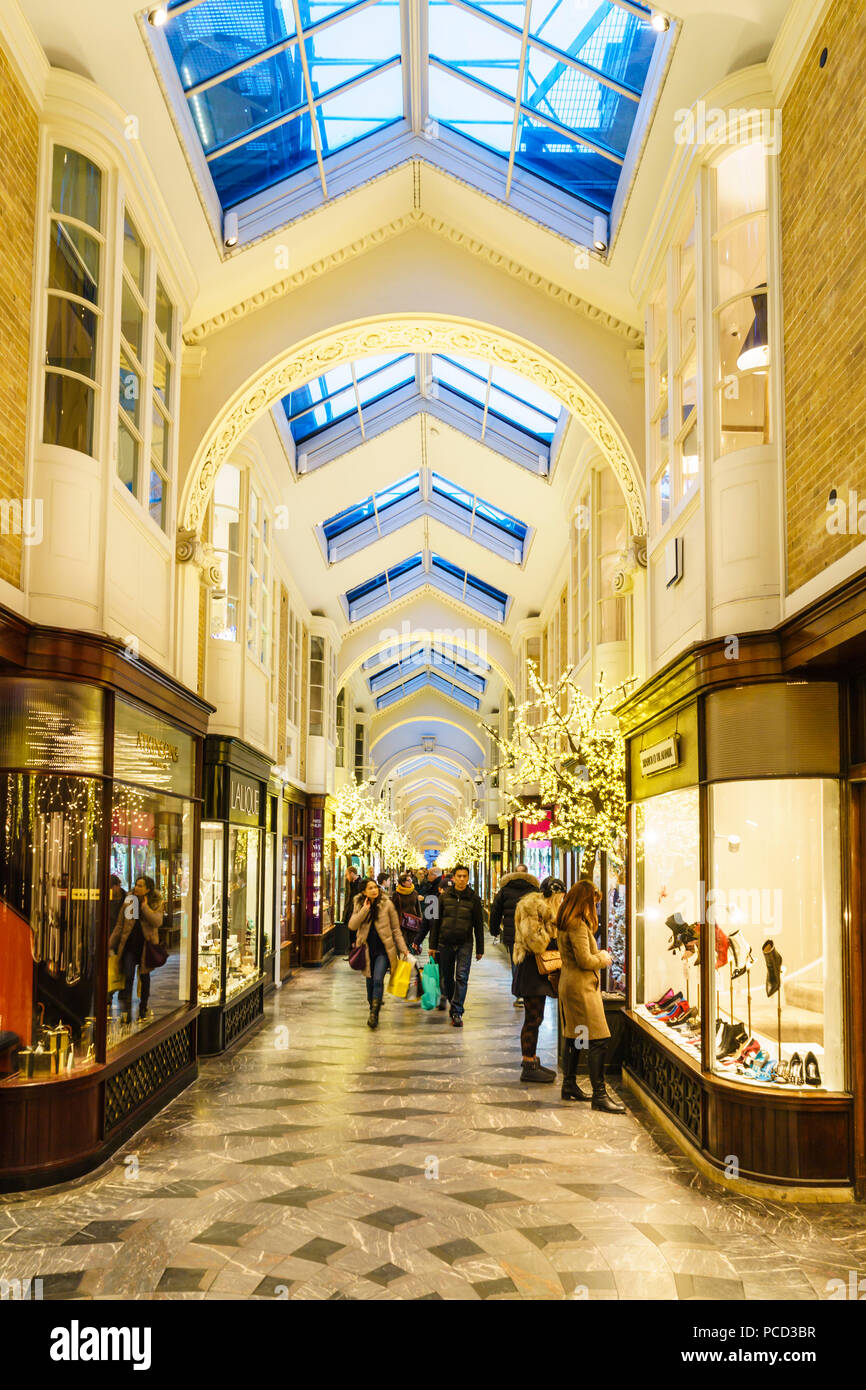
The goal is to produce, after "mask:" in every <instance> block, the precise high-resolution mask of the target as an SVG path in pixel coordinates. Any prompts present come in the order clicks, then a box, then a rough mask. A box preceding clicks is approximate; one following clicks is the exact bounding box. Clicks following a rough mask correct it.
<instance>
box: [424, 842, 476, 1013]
mask: <svg viewBox="0 0 866 1390" xmlns="http://www.w3.org/2000/svg"><path fill="white" fill-rule="evenodd" d="M473 937H474V938H475V959H476V960H481V958H482V956H483V955H484V909H483V907H482V904H481V899H480V898H479V896H478V894H477V893H476V892H475V889H474V888H470V887H469V870H468V869H467V867H466V865H465V864H458V865H457V866H456V867H455V869H454V872H453V882H452V884H451V886H450V887H449V888H446V889H445V891H444V892H443V893H442V894H441V895H440V897H439V918H438V920H437V921H435V922H434V923H433V929H432V931H431V932H430V954H431V956H433V957H434V958H437V959H438V962H439V978H440V981H441V990H442V996H441V998H440V1000H439V1008H440V1009H443V1008H444V1007H445V1003H444V1001H446V1000H447V1002H448V1004H450V1006H451V1022H452V1024H453V1026H454V1027H455V1028H462V1027H463V1013H464V1008H465V1004H466V991H467V989H468V987H469V971H470V968H471V966H472V939H473Z"/></svg>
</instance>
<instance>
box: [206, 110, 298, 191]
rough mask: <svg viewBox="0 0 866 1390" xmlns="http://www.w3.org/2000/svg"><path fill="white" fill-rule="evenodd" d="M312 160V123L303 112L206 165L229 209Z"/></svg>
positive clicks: (296, 171) (294, 172) (270, 186)
mask: <svg viewBox="0 0 866 1390" xmlns="http://www.w3.org/2000/svg"><path fill="white" fill-rule="evenodd" d="M196 100H197V98H196ZM315 163H316V150H315V146H314V144H313V132H312V125H311V122H310V118H309V116H308V115H307V114H306V113H305V112H304V113H302V114H301V115H300V116H296V117H295V119H294V120H293V121H289V122H288V123H287V124H286V125H281V126H278V127H277V129H276V130H272V131H269V132H268V133H267V134H266V135H261V136H258V137H256V139H255V140H252V141H250V143H249V144H247V145H241V146H240V147H239V148H238V149H236V150H232V151H230V153H228V154H223V155H219V156H218V157H217V158H216V159H214V160H211V162H210V164H209V165H208V168H209V169H210V173H211V178H212V179H213V181H214V187H215V188H216V191H217V194H218V196H219V200H220V202H221V203H222V205H223V207H224V208H231V207H234V206H235V204H237V203H241V202H243V201H244V199H245V198H252V197H253V195H254V194H256V193H261V192H262V191H263V190H264V189H266V188H272V187H273V185H274V184H275V183H279V182H280V180H281V179H286V178H289V177H290V175H292V174H298V173H300V172H301V171H302V170H304V169H309V168H311V167H312V166H313V165H315Z"/></svg>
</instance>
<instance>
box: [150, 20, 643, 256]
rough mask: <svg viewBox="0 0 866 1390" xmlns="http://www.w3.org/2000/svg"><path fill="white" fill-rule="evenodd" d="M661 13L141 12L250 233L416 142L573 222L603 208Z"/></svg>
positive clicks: (397, 160) (203, 154)
mask: <svg viewBox="0 0 866 1390" xmlns="http://www.w3.org/2000/svg"><path fill="white" fill-rule="evenodd" d="M651 13H652V11H651V8H650V7H649V6H648V5H645V4H643V3H639V2H638V0H602V2H601V3H599V0H490V3H488V2H487V0H473V3H469V0H402V4H401V0H355V3H345V0H170V3H169V6H168V20H167V22H166V24H165V25H164V26H162V27H160V28H158V29H156V28H153V27H152V26H149V25H148V26H145V28H146V31H147V32H148V35H149V38H150V42H151V44H152V46H153V48H154V50H155V53H156V57H157V61H158V62H159V63H160V65H161V67H162V70H163V74H164V77H165V78H166V86H167V87H168V88H169V89H170V96H171V100H172V102H173V104H174V105H175V107H176V108H179V110H178V122H177V124H178V129H179V131H180V132H181V135H182V136H183V137H185V135H186V132H187V131H189V125H190V122H191V123H192V127H193V129H194V131H195V136H196V137H197V141H198V144H199V145H200V156H199V155H198V154H197V155H196V158H195V160H194V162H195V163H196V164H198V165H200V164H201V159H202V158H203V159H204V161H205V163H206V165H207V168H208V170H209V172H210V176H211V178H212V180H213V185H214V189H215V191H216V194H217V197H218V199H219V202H220V205H221V208H222V211H223V213H225V212H227V211H229V210H230V209H235V210H237V212H238V216H239V220H240V222H241V229H240V230H241V239H242V240H246V239H248V238H253V237H256V236H258V235H261V234H262V232H263V231H267V230H269V229H270V230H273V229H274V228H275V227H276V226H281V225H284V224H285V223H286V222H290V221H292V220H293V218H294V217H295V216H298V215H300V214H301V213H304V212H307V211H309V210H310V209H311V208H312V207H315V206H316V205H317V203H321V202H322V201H323V200H325V199H327V198H328V197H329V196H331V195H332V194H334V193H342V192H345V191H346V190H347V189H350V188H352V187H353V186H354V184H355V182H357V180H358V178H359V177H361V178H364V179H366V178H369V177H371V176H373V175H374V174H375V173H384V172H386V171H387V170H388V169H390V168H393V167H395V166H396V165H398V164H402V163H404V162H405V160H406V159H407V158H409V157H413V156H414V157H421V158H424V159H427V160H428V161H429V162H431V163H434V164H437V165H439V166H440V167H442V168H445V169H446V170H450V171H451V172H453V173H455V174H456V175H457V176H458V177H461V178H464V177H465V174H466V167H467V164H466V160H467V156H469V157H470V159H471V158H472V156H473V152H474V155H475V172H476V174H477V178H478V183H477V186H478V187H479V188H481V189H482V191H484V192H489V193H491V194H492V195H493V196H495V197H497V198H500V199H501V198H502V197H503V195H504V197H505V200H506V201H511V202H513V203H514V205H515V206H517V207H519V208H520V209H521V210H522V211H524V212H527V213H528V215H530V216H535V217H537V218H538V219H539V220H541V221H544V220H545V219H547V221H546V225H549V226H552V227H554V229H555V230H558V231H561V230H563V227H562V226H560V223H561V222H563V223H564V224H568V225H572V224H573V222H574V218H573V215H572V214H573V212H574V208H573V206H569V203H570V201H571V200H576V201H577V202H578V203H579V204H580V208H579V211H580V213H581V214H582V215H584V216H585V215H586V213H587V212H588V213H589V220H590V224H591V218H592V213H593V212H594V211H601V212H603V213H609V212H610V210H611V207H612V204H613V200H614V196H615V194H616V191H617V186H618V183H619V179H620V175H621V172H622V168H623V165H624V162H625V155H626V151H627V147H628V144H629V139H630V137H631V134H632V130H633V127H634V124H635V118H636V115H637V110H638V105H639V103H640V100H641V96H642V93H643V89H644V86H645V84H646V82H647V79H648V76H649V72H650V65H651V62H652V58H653V54H654V52H655V47H656V44H657V43H659V42H664V41H665V40H663V39H662V37H661V36H660V35H658V34H657V33H656V32H655V30H654V29H653V28H652V26H651V23H650V19H651ZM425 21H426V22H425ZM183 108H186V109H185V111H184V110H183ZM422 132H423V134H422ZM361 142H363V147H362V148H356V147H358V146H359V145H360V144H361ZM467 142H469V143H467ZM371 160H372V161H373V162H372V164H371ZM374 165H375V169H374ZM362 168H363V172H361V170H362ZM199 172H200V170H199ZM491 180H492V184H491ZM538 180H541V183H539V182H538ZM545 185H546V186H547V191H546V189H545ZM546 202H547V203H549V206H545V203H546ZM247 218H249V222H248V223H247V224H246V225H245V219H247ZM550 219H552V220H550ZM585 225H586V224H585V223H584V226H585Z"/></svg>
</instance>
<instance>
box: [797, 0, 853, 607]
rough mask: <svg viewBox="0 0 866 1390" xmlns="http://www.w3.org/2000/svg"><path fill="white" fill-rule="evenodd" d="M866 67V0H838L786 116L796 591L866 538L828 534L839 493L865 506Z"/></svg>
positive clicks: (808, 58)
mask: <svg viewBox="0 0 866 1390" xmlns="http://www.w3.org/2000/svg"><path fill="white" fill-rule="evenodd" d="M824 48H826V49H827V61H826V64H825V66H824V67H823V68H822V67H821V66H820V56H821V53H822V51H823V50H824ZM864 67H866V5H864V0H834V3H833V4H832V5H831V6H830V9H829V10H828V13H827V16H826V18H825V20H824V22H823V23H822V24H821V26H820V28H819V30H818V33H817V36H816V38H815V41H814V43H813V44H812V47H811V49H810V51H809V53H808V54H807V55H806V58H805V61H804V62H803V64H802V67H801V69H800V72H799V74H798V76H797V79H796V82H795V84H794V86H793V88H792V90H791V92H790V94H789V96H788V99H787V101H786V102H785V105H784V107H783V112H782V149H781V172H782V282H783V292H784V319H785V323H784V332H785V429H786V436H787V463H786V467H787V514H788V592H789V593H791V592H792V591H793V590H794V589H797V588H799V586H800V585H801V584H804V583H805V582H806V581H807V580H809V579H812V578H814V577H815V575H817V574H819V573H820V572H821V571H822V570H823V569H826V567H827V566H828V565H830V564H832V563H833V561H835V560H838V559H840V558H841V556H843V555H844V554H845V553H846V551H848V550H850V549H852V547H853V546H855V545H858V544H860V543H861V542H862V541H863V540H864V539H866V535H861V534H859V533H855V534H853V535H851V534H840V535H836V534H830V533H828V530H827V519H828V511H827V501H828V496H829V493H830V489H831V488H836V489H837V491H838V494H839V497H840V498H841V499H843V500H845V501H846V502H847V499H848V494H849V492H850V491H856V492H857V493H858V494H859V498H860V500H861V501H863V502H866V341H864V339H866V255H864V251H863V237H864V217H866V159H864V157H863V136H864V130H866V82H864V77H863V73H864ZM864 513H866V508H864ZM863 525H864V530H866V519H864V522H863Z"/></svg>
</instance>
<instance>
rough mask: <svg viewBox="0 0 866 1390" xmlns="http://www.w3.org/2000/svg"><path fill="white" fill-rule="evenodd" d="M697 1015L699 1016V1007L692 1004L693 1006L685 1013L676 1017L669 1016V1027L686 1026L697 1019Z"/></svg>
mask: <svg viewBox="0 0 866 1390" xmlns="http://www.w3.org/2000/svg"><path fill="white" fill-rule="evenodd" d="M697 1016H698V1011H697V1008H696V1006H695V1005H692V1007H691V1008H690V1009H687V1010H686V1012H685V1013H684V1014H680V1016H679V1018H676V1017H674V1018H669V1019H668V1027H669V1028H684V1027H685V1026H686V1024H687V1023H691V1022H692V1020H693V1019H696V1018H697Z"/></svg>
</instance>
